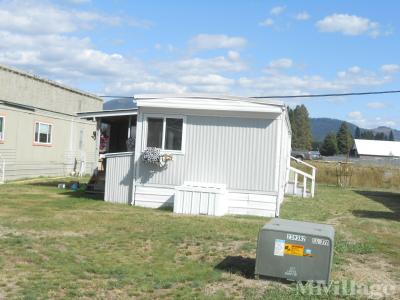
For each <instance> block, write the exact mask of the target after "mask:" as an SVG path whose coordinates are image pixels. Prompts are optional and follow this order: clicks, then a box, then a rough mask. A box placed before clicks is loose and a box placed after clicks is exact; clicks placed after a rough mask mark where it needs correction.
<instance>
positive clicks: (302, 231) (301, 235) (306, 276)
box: [255, 218, 335, 283]
mask: <svg viewBox="0 0 400 300" xmlns="http://www.w3.org/2000/svg"><path fill="white" fill-rule="evenodd" d="M334 236H335V230H334V228H333V227H332V226H330V225H326V224H315V223H309V222H299V221H291V220H284V219H278V218H276V219H273V220H272V221H271V222H269V223H267V224H265V225H264V227H262V228H261V230H260V233H259V236H258V243H257V258H256V269H255V275H256V276H268V277H277V278H283V279H287V280H291V281H321V282H322V281H324V282H325V283H328V282H329V278H330V272H331V267H332V259H333V242H334Z"/></svg>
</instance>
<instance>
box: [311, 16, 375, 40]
mask: <svg viewBox="0 0 400 300" xmlns="http://www.w3.org/2000/svg"><path fill="white" fill-rule="evenodd" d="M316 26H317V28H318V29H319V30H320V31H322V32H340V33H342V34H344V35H350V36H355V35H361V34H368V35H370V36H372V37H377V36H378V35H379V34H380V32H379V23H377V22H373V21H371V20H369V19H367V18H363V17H359V16H355V15H348V14H333V15H330V16H326V17H325V18H324V19H322V20H319V21H318V22H317V23H316Z"/></svg>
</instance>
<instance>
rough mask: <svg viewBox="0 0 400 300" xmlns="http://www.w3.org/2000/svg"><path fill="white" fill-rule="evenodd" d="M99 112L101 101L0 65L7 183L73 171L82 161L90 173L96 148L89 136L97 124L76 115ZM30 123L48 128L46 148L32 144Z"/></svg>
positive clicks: (1, 150) (0, 109) (1, 152)
mask: <svg viewBox="0 0 400 300" xmlns="http://www.w3.org/2000/svg"><path fill="white" fill-rule="evenodd" d="M1 100H3V101H10V102H15V103H18V104H24V105H28V106H32V107H35V110H34V111H30V110H26V109H22V108H17V107H11V106H9V105H5V104H1ZM101 109H102V101H101V100H100V99H98V98H95V97H92V96H90V95H85V93H83V92H74V91H72V90H70V89H68V88H63V87H58V86H57V85H56V84H53V83H51V82H46V81H42V80H39V79H37V78H35V77H32V76H30V75H24V74H21V73H18V72H15V71H12V70H8V69H6V68H4V67H2V66H0V115H2V116H5V139H4V142H1V143H0V155H1V157H2V158H4V159H5V160H6V176H5V177H6V181H7V180H14V179H18V178H25V177H36V176H54V175H67V174H70V172H71V171H72V170H74V169H76V170H77V171H78V170H79V167H80V162H81V161H85V162H86V172H91V170H92V169H93V168H94V167H95V166H96V160H97V156H96V153H95V151H96V144H95V141H94V140H93V138H92V137H91V136H92V135H93V132H94V131H95V130H96V125H95V123H94V122H89V121H83V120H80V119H79V118H77V117H76V112H79V111H85V110H86V111H95V110H101ZM35 121H40V122H45V123H51V124H52V125H53V131H52V143H51V145H50V146H44V145H40V146H38V145H34V126H35ZM81 132H82V134H81ZM81 135H82V139H81V140H82V144H81V145H80V142H79V141H80V138H81V137H80V136H81Z"/></svg>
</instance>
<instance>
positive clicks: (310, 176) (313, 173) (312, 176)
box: [289, 156, 317, 197]
mask: <svg viewBox="0 0 400 300" xmlns="http://www.w3.org/2000/svg"><path fill="white" fill-rule="evenodd" d="M290 158H291V159H293V160H294V161H296V162H297V163H299V164H303V165H305V166H307V167H309V168H311V174H308V173H306V172H304V171H302V170H299V169H297V168H294V167H292V166H290V167H289V172H290V171H292V172H293V173H294V187H293V194H294V195H297V185H298V175H302V176H303V191H302V194H301V195H302V196H303V197H306V196H307V180H308V179H310V180H311V188H310V196H311V197H314V195H315V177H316V171H317V168H316V167H314V166H313V165H310V164H308V163H306V162H304V161H302V160H300V159H297V158H295V157H293V156H291V157H290Z"/></svg>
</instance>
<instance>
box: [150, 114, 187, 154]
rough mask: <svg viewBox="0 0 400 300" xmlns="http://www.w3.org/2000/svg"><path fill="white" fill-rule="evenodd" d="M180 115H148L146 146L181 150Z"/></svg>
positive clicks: (181, 120)
mask: <svg viewBox="0 0 400 300" xmlns="http://www.w3.org/2000/svg"><path fill="white" fill-rule="evenodd" d="M183 128H184V121H183V118H182V117H148V118H147V143H146V146H147V147H155V148H159V149H162V150H169V151H179V152H180V151H183V147H182V146H183V135H184V133H183Z"/></svg>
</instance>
